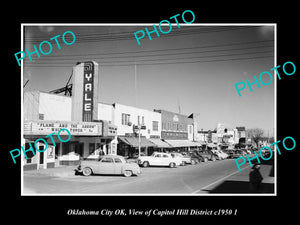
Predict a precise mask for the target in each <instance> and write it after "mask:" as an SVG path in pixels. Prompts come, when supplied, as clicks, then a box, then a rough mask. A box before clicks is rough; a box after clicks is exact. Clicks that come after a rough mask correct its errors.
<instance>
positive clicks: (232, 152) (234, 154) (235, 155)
mask: <svg viewBox="0 0 300 225" xmlns="http://www.w3.org/2000/svg"><path fill="white" fill-rule="evenodd" d="M226 153H227V154H229V158H232V159H235V158H238V157H241V156H245V155H246V153H245V151H243V150H240V149H238V150H235V149H232V150H227V151H226Z"/></svg>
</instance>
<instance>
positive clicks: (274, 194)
mask: <svg viewBox="0 0 300 225" xmlns="http://www.w3.org/2000/svg"><path fill="white" fill-rule="evenodd" d="M153 24H155V25H158V23H125V24H124V23H21V51H23V49H24V46H23V40H24V26H153ZM171 24H172V25H177V24H176V23H171ZM179 24H180V26H274V67H275V66H276V65H277V23H191V24H185V23H179ZM162 25H163V26H168V24H162ZM23 72H24V67H23V60H22V61H21V137H20V138H21V144H22V145H23V144H24V143H25V140H24V139H23V129H24V121H23V77H24V76H23ZM274 77H276V79H274V80H275V82H274V132H273V133H274V140H275V141H277V102H276V101H277V76H276V75H275V70H274ZM274 152H275V159H274V167H275V168H274V193H270V194H269V193H265V194H263V193H262V194H239V193H237V194H86V193H84V194H51V193H50V194H38V193H34V194H26V193H24V192H23V172H24V171H23V164H24V163H23V159H22V155H23V154H21V196H193V197H194V196H198V197H201V196H232V197H234V196H277V152H276V151H274ZM244 168H246V167H244ZM244 168H243V169H244ZM234 174H235V173H233V174H229V175H226V176H225V177H223V178H218V179H217V180H216V181H214V182H213V183H211V184H209V185H212V184H214V183H216V182H217V181H219V180H222V179H225V178H227V177H230V176H232V175H234ZM209 185H206V186H209ZM201 189H202V188H201ZM199 190H200V189H198V191H199ZM194 192H196V191H194ZM194 192H193V193H194Z"/></svg>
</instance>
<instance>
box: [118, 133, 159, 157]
mask: <svg viewBox="0 0 300 225" xmlns="http://www.w3.org/2000/svg"><path fill="white" fill-rule="evenodd" d="M118 141H119V143H118V148H117V154H118V155H122V156H125V157H127V156H128V157H133V156H135V155H137V154H138V152H139V138H138V137H135V136H119V137H118ZM155 147H156V145H155V144H154V143H152V142H150V141H149V140H148V139H147V138H146V137H143V136H142V137H140V148H141V152H140V153H141V154H143V155H151V154H152V153H153V152H154V148H155Z"/></svg>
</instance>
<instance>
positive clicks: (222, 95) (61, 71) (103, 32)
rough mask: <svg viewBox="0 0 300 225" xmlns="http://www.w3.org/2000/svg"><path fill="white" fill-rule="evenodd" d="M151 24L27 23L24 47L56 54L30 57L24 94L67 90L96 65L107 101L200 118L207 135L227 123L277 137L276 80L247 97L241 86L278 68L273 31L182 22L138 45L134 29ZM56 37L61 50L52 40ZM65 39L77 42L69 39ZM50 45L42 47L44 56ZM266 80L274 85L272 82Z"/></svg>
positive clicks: (101, 92) (103, 99) (103, 98)
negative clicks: (83, 65) (75, 74)
mask: <svg viewBox="0 0 300 225" xmlns="http://www.w3.org/2000/svg"><path fill="white" fill-rule="evenodd" d="M145 27H147V28H148V30H149V31H151V30H153V29H154V28H153V24H134V25H126V26H120V25H114V24H106V25H104V24H99V25H98V26H82V25H81V26H78V25H76V26H75V25H72V26H70V25H69V26H62V25H60V26H58V25H53V24H52V25H47V26H45V25H43V26H32V25H26V26H25V28H24V38H25V42H24V43H25V44H24V49H25V48H27V49H28V50H29V52H31V51H33V45H36V47H37V48H38V46H39V44H40V42H42V41H49V42H50V43H51V44H52V51H51V52H50V53H49V54H48V55H42V54H41V55H40V57H39V58H38V57H37V56H36V54H33V55H32V58H33V61H30V60H29V59H28V57H26V58H25V59H24V60H23V65H24V69H23V83H25V82H26V81H27V80H29V82H28V83H27V85H26V87H25V88H24V90H23V91H32V90H39V91H45V92H49V91H51V90H54V89H57V88H61V87H63V86H65V85H66V83H67V81H68V79H69V77H70V75H71V72H72V67H73V66H75V65H76V63H77V62H84V61H88V60H94V61H96V62H97V63H98V64H99V97H98V98H99V101H100V102H104V103H109V104H112V103H120V104H124V105H130V106H136V107H139V108H145V109H149V110H153V109H165V110H168V111H173V112H176V113H178V112H179V110H180V112H181V113H182V114H186V115H189V114H191V113H195V115H196V117H195V121H197V122H198V128H199V129H203V130H212V129H215V128H216V125H217V123H224V124H226V125H227V126H228V127H231V128H234V127H236V126H246V128H254V127H259V128H262V129H264V130H265V132H266V134H267V132H268V131H269V132H270V134H273V132H274V130H273V129H274V113H275V109H274V98H275V92H274V86H275V85H274V79H273V82H272V83H271V84H270V85H261V88H258V87H257V85H253V86H252V88H253V92H250V91H249V88H248V87H247V88H245V89H244V90H242V91H241V96H239V95H238V93H237V91H236V89H235V86H234V85H235V84H236V83H238V82H242V81H243V82H246V79H249V81H250V82H254V75H255V76H257V78H258V77H259V74H260V73H261V72H263V71H270V68H273V67H274V66H275V65H274V27H273V26H271V25H268V26H262V25H261V26H257V25H256V26H241V25H239V26H237V25H234V26H233V25H231V26H224V25H223V26H220V25H218V26H217V25H212V24H190V25H186V24H182V23H181V24H180V28H178V27H177V25H176V23H175V24H172V30H171V31H170V32H169V33H168V34H162V33H161V32H160V33H159V34H160V36H159V37H157V35H156V33H152V34H151V37H152V40H149V38H148V37H147V34H146V35H145V38H143V39H140V42H141V44H140V45H138V43H137V41H136V39H135V36H134V32H136V31H139V30H144V31H145ZM163 30H168V27H163ZM66 31H72V32H73V33H74V34H75V36H76V40H75V42H74V44H72V45H66V44H65V43H64V42H63V41H62V35H63V34H64V32H66ZM158 31H159V29H158ZM57 35H60V36H59V37H58V38H57V40H58V41H59V43H60V47H61V49H58V47H57V45H56V44H55V41H54V40H50V38H52V37H55V36H57ZM65 37H66V41H69V42H70V40H72V37H71V35H70V34H66V36H65ZM47 47H48V46H47V44H44V45H43V50H44V52H47V51H49V48H47ZM135 68H136V73H135ZM272 74H273V72H272ZM135 77H136V79H135ZM275 77H276V76H275ZM262 79H263V80H264V82H265V83H267V82H268V81H269V80H268V79H270V78H268V77H267V76H266V77H263V78H262ZM135 87H136V88H135Z"/></svg>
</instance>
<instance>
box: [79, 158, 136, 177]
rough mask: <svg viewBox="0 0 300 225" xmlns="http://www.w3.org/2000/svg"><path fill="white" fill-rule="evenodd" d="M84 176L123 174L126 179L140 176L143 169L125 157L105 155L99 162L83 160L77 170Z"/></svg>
mask: <svg viewBox="0 0 300 225" xmlns="http://www.w3.org/2000/svg"><path fill="white" fill-rule="evenodd" d="M75 170H76V171H77V172H79V173H82V174H83V175H84V176H89V175H91V174H120V175H121V174H123V175H124V176H125V177H130V176H132V175H133V174H134V175H138V174H140V173H141V169H140V167H139V166H138V164H136V163H128V162H126V160H125V159H124V157H123V156H119V155H104V156H101V157H99V159H98V160H83V161H80V164H79V166H78V167H77V169H75Z"/></svg>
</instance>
